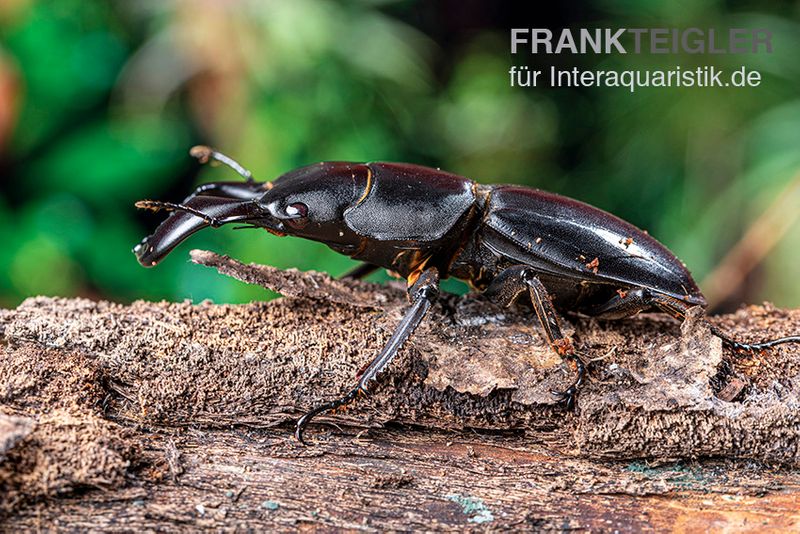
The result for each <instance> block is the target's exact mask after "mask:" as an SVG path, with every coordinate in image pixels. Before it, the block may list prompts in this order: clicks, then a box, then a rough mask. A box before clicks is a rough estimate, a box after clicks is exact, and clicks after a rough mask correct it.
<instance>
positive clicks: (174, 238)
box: [133, 162, 370, 267]
mask: <svg viewBox="0 0 800 534" xmlns="http://www.w3.org/2000/svg"><path fill="white" fill-rule="evenodd" d="M369 176H370V171H369V169H368V168H367V166H366V165H361V164H355V163H337V162H333V163H319V164H316V165H309V166H307V167H301V168H299V169H296V170H294V171H291V172H288V173H286V174H284V175H282V176H280V177H279V178H278V179H276V180H275V181H274V182H271V183H258V182H254V181H248V182H244V183H241V182H217V183H213V184H207V185H206V186H201V187H200V188H198V189H197V190H196V191H195V192H194V193H192V194H191V195H189V196H188V197H187V198H186V199H185V200H184V201H183V202H182V203H180V204H171V203H168V202H157V201H142V202H139V203H137V206H138V207H140V208H149V209H154V210H161V209H165V210H168V211H171V212H172V213H170V214H169V216H168V217H167V219H166V220H165V221H164V222H162V223H161V224H160V225H159V226H158V228H156V231H155V232H154V233H153V234H152V235H150V236H148V237H146V238H144V239H143V240H142V242H141V243H139V244H138V245H137V246H136V247H135V248H134V249H133V251H134V253H135V254H136V257H137V258H138V260H139V263H141V264H142V265H144V266H146V267H151V266H153V265H156V264H157V263H158V262H159V261H161V260H162V259H163V258H164V257H165V256H166V255H167V254H169V252H170V251H172V250H173V249H174V248H175V247H176V246H177V245H178V244H179V243H181V242H182V241H183V240H185V239H186V238H187V237H189V236H190V235H192V234H194V233H195V232H197V231H198V230H200V229H202V228H206V227H208V226H214V227H216V226H221V225H223V224H228V223H232V222H236V223H243V224H245V225H249V226H253V227H260V228H264V229H266V230H268V231H269V232H272V233H274V234H277V235H292V236H298V237H304V238H307V239H313V240H315V241H321V242H323V243H325V244H327V245H330V246H332V247H334V248H335V249H337V250H340V251H341V252H347V251H348V250H349V249H351V248H353V247H356V246H357V244H358V236H356V234H354V233H353V232H352V230H349V229H348V227H347V225H346V224H345V222H344V218H343V213H344V210H345V209H347V207H349V206H350V205H353V204H356V203H358V200H359V199H360V197H361V196H362V195H363V194H364V192H365V190H366V187H367V185H368V183H369Z"/></svg>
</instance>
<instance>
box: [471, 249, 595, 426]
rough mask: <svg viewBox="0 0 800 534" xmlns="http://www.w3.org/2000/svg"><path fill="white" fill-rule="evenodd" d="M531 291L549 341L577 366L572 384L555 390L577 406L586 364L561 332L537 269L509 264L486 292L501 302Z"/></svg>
mask: <svg viewBox="0 0 800 534" xmlns="http://www.w3.org/2000/svg"><path fill="white" fill-rule="evenodd" d="M526 290H527V293H528V294H529V295H530V298H531V303H532V304H533V309H534V311H535V312H536V317H537V318H538V319H539V323H541V325H542V329H543V330H544V334H545V337H546V338H547V343H548V344H549V345H550V347H551V348H552V349H553V350H554V351H556V353H557V354H558V355H559V356H561V358H563V359H564V360H565V361H566V362H567V363H569V364H570V365H571V366H572V367H573V369H574V370H575V378H574V379H573V381H572V384H570V386H569V387H568V388H567V389H565V390H564V391H553V392H552V393H553V395H555V396H556V397H557V398H558V399H559V400H560V401H561V402H563V403H564V404H566V406H567V409H569V410H571V409H573V408H574V407H575V395H576V394H577V392H578V388H580V387H581V385H582V384H583V380H584V378H585V376H586V366H585V365H584V364H583V361H582V360H581V359H580V357H579V356H578V354H577V353H576V352H575V348H574V347H573V345H572V340H570V338H568V337H566V336H565V335H564V334H563V333H562V332H561V327H560V326H559V321H558V315H557V314H556V310H555V308H554V307H553V303H552V301H551V298H550V294H549V293H548V292H547V289H546V288H545V287H544V284H542V282H541V280H539V277H538V276H536V272H535V271H534V270H533V269H531V268H530V267H528V266H526V265H517V266H515V267H509V268H508V269H506V270H504V271H503V272H501V273H500V274H499V275H498V276H497V277H496V278H495V279H494V280H493V281H492V283H491V284H490V285H489V287H488V288H486V291H485V295H486V296H487V297H489V298H490V299H492V300H493V301H495V302H497V303H498V304H500V305H501V306H508V305H510V304H511V303H513V302H514V301H515V300H516V299H517V298H518V297H519V296H520V295H521V294H522V293H525V292H526Z"/></svg>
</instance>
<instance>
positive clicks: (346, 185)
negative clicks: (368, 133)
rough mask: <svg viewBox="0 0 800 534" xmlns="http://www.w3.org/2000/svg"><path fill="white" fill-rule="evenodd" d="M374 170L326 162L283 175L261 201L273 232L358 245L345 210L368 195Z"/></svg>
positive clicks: (351, 164)
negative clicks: (348, 223) (371, 174)
mask: <svg viewBox="0 0 800 534" xmlns="http://www.w3.org/2000/svg"><path fill="white" fill-rule="evenodd" d="M369 180H370V170H369V168H368V167H367V166H366V165H363V164H359V163H345V162H326V163H318V164H315V165H309V166H307V167H301V168H299V169H296V170H293V171H291V172H288V173H286V174H284V175H283V176H280V177H279V178H278V179H276V180H275V181H274V182H272V187H271V188H270V189H269V191H267V192H266V193H264V195H263V196H262V197H261V198H260V199H258V205H259V207H260V208H261V210H263V212H264V213H265V215H266V217H267V218H266V219H264V223H263V224H264V226H265V227H267V229H268V230H270V231H272V232H273V233H280V234H286V235H292V236H297V237H304V238H306V239H313V240H314V241H321V242H323V243H326V244H328V245H331V246H334V247H336V246H342V247H347V246H351V245H352V246H354V245H356V244H357V242H358V236H356V234H355V233H354V232H353V231H352V230H351V229H350V228H348V226H347V225H346V224H345V220H344V212H345V210H346V209H347V208H348V207H350V206H353V205H355V204H357V203H358V201H359V200H360V199H361V198H362V196H363V195H364V194H365V192H366V190H367V187H368V184H369Z"/></svg>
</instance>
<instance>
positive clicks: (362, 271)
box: [339, 263, 380, 280]
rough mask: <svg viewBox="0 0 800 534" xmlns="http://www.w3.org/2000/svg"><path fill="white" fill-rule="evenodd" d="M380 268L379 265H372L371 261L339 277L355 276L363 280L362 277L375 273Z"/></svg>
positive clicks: (354, 277) (356, 278)
mask: <svg viewBox="0 0 800 534" xmlns="http://www.w3.org/2000/svg"><path fill="white" fill-rule="evenodd" d="M379 268H380V267H378V266H377V265H372V264H371V263H361V264H359V265H356V266H355V267H353V268H352V269H350V270H349V271H347V272H346V273H344V274H343V275H342V276H340V277H339V278H353V279H354V280H361V279H362V278H364V277H366V276H369V275H370V274H372V273H374V272H375V271H377V270H378V269H379Z"/></svg>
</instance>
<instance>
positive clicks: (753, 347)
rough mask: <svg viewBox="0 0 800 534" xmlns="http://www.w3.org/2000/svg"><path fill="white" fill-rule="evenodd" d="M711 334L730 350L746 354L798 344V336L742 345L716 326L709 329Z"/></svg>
mask: <svg viewBox="0 0 800 534" xmlns="http://www.w3.org/2000/svg"><path fill="white" fill-rule="evenodd" d="M711 333H712V334H714V335H715V336H717V337H718V338H720V339H721V340H722V342H723V343H724V344H726V345H728V346H729V347H730V348H732V349H734V350H741V351H747V352H754V351H757V350H764V349H770V348H772V347H775V346H777V345H782V344H784V343H800V336H787V337H780V338H776V339H768V340H766V341H760V342H758V343H742V342H741V341H736V340H735V339H732V338H731V337H729V336H727V335H726V334H725V333H723V332H722V331H721V330H720V329H719V328H717V327H716V326H712V327H711Z"/></svg>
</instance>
